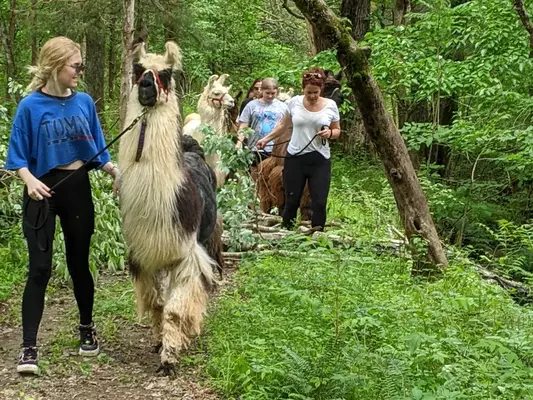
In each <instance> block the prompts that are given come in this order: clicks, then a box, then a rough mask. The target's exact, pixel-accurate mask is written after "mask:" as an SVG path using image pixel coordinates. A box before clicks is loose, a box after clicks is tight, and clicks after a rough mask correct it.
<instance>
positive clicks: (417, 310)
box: [206, 156, 533, 400]
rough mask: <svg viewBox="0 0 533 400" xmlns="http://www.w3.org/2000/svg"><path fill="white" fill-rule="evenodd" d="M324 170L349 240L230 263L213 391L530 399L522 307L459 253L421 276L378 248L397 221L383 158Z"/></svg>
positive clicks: (213, 352) (217, 325) (217, 312)
mask: <svg viewBox="0 0 533 400" xmlns="http://www.w3.org/2000/svg"><path fill="white" fill-rule="evenodd" d="M332 175H333V183H332V188H331V191H330V197H329V200H328V219H329V220H332V219H336V220H340V221H343V228H342V229H339V232H340V233H343V234H348V235H350V236H352V237H354V238H356V240H357V249H355V248H334V247H333V245H332V244H331V243H329V242H327V241H323V242H319V243H314V244H313V245H311V244H310V243H311V242H310V241H303V242H300V243H297V242H296V241H293V242H292V243H291V242H290V241H287V242H286V243H285V244H284V245H285V246H291V248H292V249H297V250H299V251H305V252H306V253H307V256H306V257H305V258H289V257H268V258H261V259H248V260H247V261H245V262H244V263H243V264H242V265H241V267H240V269H239V272H238V273H237V276H236V288H235V289H231V290H228V292H226V293H225V294H223V295H222V296H221V298H220V301H219V303H218V304H217V306H216V307H215V309H214V311H213V313H212V315H211V316H210V318H209V319H208V321H207V335H206V337H207V349H208V352H209V354H210V358H209V359H208V360H207V361H206V368H207V371H208V374H209V375H210V377H211V380H212V384H213V385H214V386H215V387H216V388H217V389H218V390H219V391H220V392H221V393H222V395H223V397H224V398H239V399H254V400H260V399H309V400H310V399H346V400H352V399H353V400H356V399H415V400H431V399H469V400H470V399H479V400H481V399H483V400H486V399H509V400H510V399H522V398H531V397H532V396H533V368H532V365H533V329H532V328H533V313H532V312H531V309H530V308H524V307H520V306H517V305H516V304H514V303H513V302H512V300H511V299H510V297H509V295H508V294H507V293H505V292H504V291H503V290H502V289H500V288H499V287H497V286H495V285H492V284H489V283H486V282H484V281H482V280H481V279H480V278H479V276H478V275H477V273H476V272H475V271H474V269H473V268H472V265H471V264H470V262H469V261H467V260H462V261H458V260H459V259H457V260H455V261H453V262H452V263H451V266H450V268H449V269H448V270H447V271H446V273H445V274H444V276H443V277H441V279H439V280H435V281H432V282H426V281H420V280H418V279H415V278H413V277H412V276H411V275H410V270H411V262H410V261H409V260H408V259H405V258H401V257H393V256H387V255H383V256H380V255H377V254H376V252H375V251H374V250H373V248H374V247H373V246H374V245H375V244H376V242H378V241H382V240H385V241H386V240H390V233H389V232H388V229H387V226H388V225H395V226H398V225H399V221H398V215H397V211H396V205H395V202H394V197H393V195H392V191H391V189H390V187H389V186H388V183H387V181H386V179H385V177H384V174H383V172H382V169H381V167H378V166H376V165H375V164H374V165H373V164H371V163H366V162H364V160H359V161H358V162H355V161H354V160H353V159H349V158H341V157H339V156H337V157H336V158H335V159H334V160H333V174H332ZM329 230H330V231H332V230H333V229H332V228H331V229H329Z"/></svg>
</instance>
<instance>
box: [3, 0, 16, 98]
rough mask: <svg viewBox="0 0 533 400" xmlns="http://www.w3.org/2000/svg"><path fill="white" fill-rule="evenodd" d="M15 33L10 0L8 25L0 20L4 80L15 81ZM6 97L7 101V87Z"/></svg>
mask: <svg viewBox="0 0 533 400" xmlns="http://www.w3.org/2000/svg"><path fill="white" fill-rule="evenodd" d="M15 32H16V2H15V0H10V2H9V25H7V26H6V25H5V24H4V22H3V21H1V20H0V43H1V44H2V47H3V48H4V54H5V59H6V80H7V81H9V78H11V79H15V76H16V74H17V69H16V64H15V56H14V54H15V53H14V51H13V49H14V47H15ZM5 89H6V97H7V98H8V99H9V98H11V96H10V95H9V87H8V86H7V85H6V88H5Z"/></svg>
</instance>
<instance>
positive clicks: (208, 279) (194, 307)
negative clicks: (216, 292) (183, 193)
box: [162, 241, 215, 351]
mask: <svg viewBox="0 0 533 400" xmlns="http://www.w3.org/2000/svg"><path fill="white" fill-rule="evenodd" d="M214 267H215V261H213V259H212V258H211V257H209V255H208V254H207V252H206V250H205V249H204V248H203V247H202V246H201V245H200V244H199V243H198V242H197V241H194V244H193V247H192V249H191V251H190V253H189V255H188V256H187V257H185V258H184V259H183V260H182V261H181V262H180V263H179V264H178V266H177V268H175V269H174V271H172V277H171V279H170V282H169V284H170V285H169V287H168V291H169V293H168V298H167V301H166V304H165V306H164V309H163V327H162V328H163V329H162V334H163V347H164V349H165V348H166V347H169V348H170V349H180V348H181V347H183V346H185V347H186V346H187V345H188V343H189V340H190V338H191V337H193V336H196V335H199V334H200V331H201V329H202V324H203V318H204V314H205V312H206V310H207V302H208V298H209V294H208V293H209V291H210V289H211V287H212V286H213V285H214V284H215V277H214V273H213V269H214ZM167 321H175V322H176V321H177V322H178V323H177V325H176V323H175V322H174V323H170V322H169V323H166V322H167ZM180 332H181V334H180ZM167 342H168V343H167ZM169 351H170V350H169Z"/></svg>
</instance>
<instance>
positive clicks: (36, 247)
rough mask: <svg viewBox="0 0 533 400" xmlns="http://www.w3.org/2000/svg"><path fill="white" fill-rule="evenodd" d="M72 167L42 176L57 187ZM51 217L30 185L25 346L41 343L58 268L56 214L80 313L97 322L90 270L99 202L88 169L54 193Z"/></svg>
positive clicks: (86, 321)
mask: <svg viewBox="0 0 533 400" xmlns="http://www.w3.org/2000/svg"><path fill="white" fill-rule="evenodd" d="M70 173H72V171H65V170H57V169H54V170H52V171H50V172H49V173H48V174H46V175H44V176H43V177H41V178H40V181H41V182H43V183H44V184H45V185H46V186H48V187H52V186H53V185H54V184H56V183H57V182H59V181H60V180H61V179H63V178H64V177H65V176H67V175H68V174H70ZM48 202H49V210H48V218H47V219H46V222H45V223H44V226H43V227H42V228H41V229H39V230H34V229H32V228H31V227H30V226H29V225H31V226H34V227H35V226H39V225H40V224H42V222H43V221H44V216H45V214H46V210H45V207H44V204H45V203H44V201H35V200H32V199H30V198H29V196H28V192H27V188H26V187H24V207H23V211H24V214H23V231H24V236H25V237H26V241H27V245H28V252H29V272H28V279H27V281H26V287H25V289H24V294H23V297H22V331H23V346H24V347H27V346H35V345H36V341H37V331H38V329H39V324H40V322H41V318H42V315H43V309H44V296H45V292H46V287H47V285H48V281H49V279H50V275H51V273H52V254H53V246H52V245H53V239H54V233H55V227H56V216H58V217H59V220H60V222H61V228H62V230H63V236H64V238H65V250H66V258H67V267H68V271H69V273H70V276H71V277H72V283H73V286H74V296H75V297H76V302H77V304H78V309H79V312H80V324H82V325H89V324H90V323H91V322H92V312H93V300H94V282H93V278H92V276H91V272H90V270H89V248H90V244H91V236H92V234H93V232H94V205H93V201H92V196H91V185H90V181H89V175H88V173H87V171H86V170H85V169H84V170H83V171H78V172H76V174H75V175H74V176H72V177H70V178H69V179H67V180H66V181H65V182H64V183H62V184H61V185H60V186H59V187H58V188H57V189H55V194H53V195H52V197H51V198H48Z"/></svg>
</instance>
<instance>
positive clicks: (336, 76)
mask: <svg viewBox="0 0 533 400" xmlns="http://www.w3.org/2000/svg"><path fill="white" fill-rule="evenodd" d="M343 77H344V71H343V70H342V69H341V70H340V71H339V73H338V74H337V75H335V79H336V80H338V81H339V82H340V81H342V78H343Z"/></svg>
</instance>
